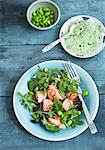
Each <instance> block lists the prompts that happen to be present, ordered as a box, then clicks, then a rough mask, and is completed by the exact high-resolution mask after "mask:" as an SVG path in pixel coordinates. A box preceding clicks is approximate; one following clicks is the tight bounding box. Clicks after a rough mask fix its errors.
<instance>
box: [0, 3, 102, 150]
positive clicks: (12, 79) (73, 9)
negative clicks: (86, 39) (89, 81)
mask: <svg viewBox="0 0 105 150" xmlns="http://www.w3.org/2000/svg"><path fill="white" fill-rule="evenodd" d="M31 2H33V0H11V1H10V0H0V150H64V149H65V150H76V149H78V150H105V49H104V50H103V51H102V52H101V53H100V54H99V55H97V56H95V57H93V58H90V59H77V58H74V57H72V56H70V55H69V54H67V53H66V52H65V51H64V50H63V48H62V47H61V46H60V45H58V46H56V47H55V48H54V49H53V50H52V51H49V52H48V53H46V54H43V53H42V52H41V49H42V48H43V47H44V46H45V45H46V44H48V43H50V42H51V41H53V40H55V39H56V38H57V37H58V33H59V30H60V27H61V25H62V24H63V23H64V22H65V21H66V20H67V19H68V18H70V17H72V16H74V15H79V14H86V15H92V16H94V17H97V18H98V19H100V21H102V22H103V23H104V24H105V0H57V1H56V3H57V4H58V5H59V7H60V8H61V11H62V16H61V20H60V22H59V23H58V24H57V25H56V26H55V27H54V28H53V29H51V30H48V31H38V30H35V29H33V28H31V27H30V26H29V24H28V23H27V21H26V18H25V12H26V9H27V7H28V5H29V4H30V3H31ZM68 58H70V59H71V61H72V62H74V63H76V64H78V65H80V66H82V67H83V68H84V69H85V70H86V71H87V72H88V73H89V74H90V75H91V76H92V77H93V79H94V80H95V82H96V84H97V86H98V89H99V94H100V107H99V111H98V114H97V117H96V119H95V123H96V125H97V128H98V130H99V132H98V133H97V134H96V135H91V134H90V131H89V129H87V130H86V131H85V132H84V133H83V134H81V135H79V136H78V137H76V138H74V139H71V140H67V141H63V142H48V141H44V140H41V139H38V138H36V137H34V136H32V135H31V134H29V133H28V132H27V131H26V130H25V129H23V127H22V126H21V125H20V124H19V122H18V121H17V119H16V117H15V115H14V112H13V106H12V94H13V89H14V87H15V84H16V82H17V80H18V79H19V77H20V76H21V75H22V74H23V73H24V72H25V71H26V70H27V69H29V68H30V67H31V66H33V65H35V64H37V63H39V62H42V61H45V60H51V59H64V60H67V59H68ZM93 92H94V91H93Z"/></svg>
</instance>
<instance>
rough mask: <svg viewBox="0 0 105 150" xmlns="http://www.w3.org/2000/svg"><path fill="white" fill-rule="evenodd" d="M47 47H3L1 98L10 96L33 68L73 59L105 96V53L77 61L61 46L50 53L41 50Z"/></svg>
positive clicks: (0, 58)
mask: <svg viewBox="0 0 105 150" xmlns="http://www.w3.org/2000/svg"><path fill="white" fill-rule="evenodd" d="M43 46H45V45H33V46H29V45H27V46H3V47H2V48H1V52H0V74H1V77H0V84H1V86H0V96H10V95H11V94H12V91H13V88H14V86H15V84H16V82H17V80H18V79H19V77H20V75H21V74H23V73H24V72H25V71H26V70H27V69H29V68H30V67H31V66H33V65H35V64H37V63H39V62H42V61H46V60H50V59H64V60H67V59H68V58H70V59H71V61H72V62H74V63H76V64H78V65H80V66H82V67H83V68H84V69H85V70H87V71H88V72H89V74H90V75H91V76H92V77H93V78H94V80H95V81H96V84H97V85H98V88H99V92H100V94H105V90H104V89H105V82H104V81H105V51H104V50H103V51H102V53H100V54H99V55H97V56H95V57H93V58H91V59H85V60H84V59H77V58H74V57H72V56H70V55H69V54H67V53H66V52H65V51H64V50H63V48H62V47H61V46H60V45H59V46H56V47H55V48H54V49H52V50H51V51H49V52H48V53H45V54H43V53H42V52H41V49H42V48H43Z"/></svg>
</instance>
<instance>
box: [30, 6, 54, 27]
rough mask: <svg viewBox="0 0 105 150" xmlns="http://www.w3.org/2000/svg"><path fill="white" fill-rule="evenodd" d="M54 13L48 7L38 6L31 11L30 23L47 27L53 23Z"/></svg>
mask: <svg viewBox="0 0 105 150" xmlns="http://www.w3.org/2000/svg"><path fill="white" fill-rule="evenodd" d="M53 18H54V13H53V11H52V10H51V9H50V8H47V7H45V8H38V9H37V10H36V11H35V12H32V21H31V22H32V23H33V24H34V25H35V26H37V27H42V28H44V27H49V26H50V25H52V24H53V23H54V19H53Z"/></svg>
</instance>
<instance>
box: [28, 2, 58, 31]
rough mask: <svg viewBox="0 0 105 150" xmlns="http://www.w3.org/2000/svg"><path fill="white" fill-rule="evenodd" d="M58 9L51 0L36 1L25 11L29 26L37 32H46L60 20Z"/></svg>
mask: <svg viewBox="0 0 105 150" xmlns="http://www.w3.org/2000/svg"><path fill="white" fill-rule="evenodd" d="M60 16H61V12H60V8H59V7H58V6H57V4H55V3H54V2H53V1H51V0H37V1H35V2H33V3H32V4H31V5H30V6H29V7H28V9H27V13H26V17H27V20H28V22H29V24H30V25H31V26H32V27H34V28H35V29H38V30H48V29H51V28H52V27H54V26H55V25H56V24H57V23H58V22H59V20H60Z"/></svg>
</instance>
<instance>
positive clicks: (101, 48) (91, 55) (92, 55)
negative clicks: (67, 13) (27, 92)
mask: <svg viewBox="0 0 105 150" xmlns="http://www.w3.org/2000/svg"><path fill="white" fill-rule="evenodd" d="M78 17H88V18H92V19H93V20H96V21H97V22H99V23H100V24H101V26H102V27H103V28H104V30H105V26H104V24H103V23H102V22H101V21H100V20H99V19H98V18H95V17H93V16H89V15H76V16H73V17H71V18H69V19H67V20H66V21H65V22H64V23H63V25H62V26H61V28H60V32H59V38H61V33H62V31H61V30H63V28H64V25H65V24H66V23H67V22H69V21H70V20H72V19H75V18H78ZM61 46H62V47H63V49H64V50H65V51H66V52H67V53H68V54H69V55H71V56H73V57H76V58H82V59H85V58H91V57H94V56H96V55H98V54H99V53H100V52H102V50H103V49H104V48H105V43H103V45H102V46H101V47H100V49H98V50H97V52H95V53H93V54H90V55H86V56H79V55H76V54H73V53H71V52H69V51H68V50H67V48H66V47H65V46H64V44H63V43H62V41H61Z"/></svg>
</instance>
